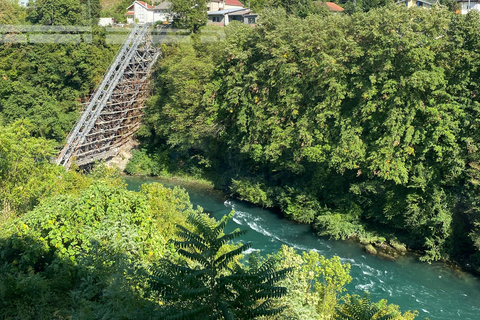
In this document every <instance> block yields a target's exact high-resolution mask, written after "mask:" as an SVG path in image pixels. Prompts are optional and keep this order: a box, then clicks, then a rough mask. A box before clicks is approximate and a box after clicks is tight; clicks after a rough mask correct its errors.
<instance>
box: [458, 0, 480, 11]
mask: <svg viewBox="0 0 480 320" xmlns="http://www.w3.org/2000/svg"><path fill="white" fill-rule="evenodd" d="M457 3H458V4H459V5H460V8H459V9H458V10H457V12H456V13H458V14H467V13H468V12H469V11H470V10H477V11H480V3H478V1H477V0H474V1H472V0H470V1H468V0H460V1H457Z"/></svg>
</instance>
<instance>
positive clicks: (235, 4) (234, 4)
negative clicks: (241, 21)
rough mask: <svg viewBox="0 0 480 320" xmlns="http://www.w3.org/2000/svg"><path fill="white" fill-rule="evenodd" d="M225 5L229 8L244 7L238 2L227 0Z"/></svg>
mask: <svg viewBox="0 0 480 320" xmlns="http://www.w3.org/2000/svg"><path fill="white" fill-rule="evenodd" d="M225 4H226V5H229V6H240V7H243V4H242V3H241V2H240V1H238V0H225Z"/></svg>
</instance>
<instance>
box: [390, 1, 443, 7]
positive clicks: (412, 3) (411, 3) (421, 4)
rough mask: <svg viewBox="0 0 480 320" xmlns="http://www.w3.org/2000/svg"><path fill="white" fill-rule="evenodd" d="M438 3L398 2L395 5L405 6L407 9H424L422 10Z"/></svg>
mask: <svg viewBox="0 0 480 320" xmlns="http://www.w3.org/2000/svg"><path fill="white" fill-rule="evenodd" d="M437 2H438V1H436V0H433V1H425V0H400V1H397V2H396V3H395V4H397V5H401V6H405V7H407V8H411V7H424V8H431V7H432V6H433V5H435V4H437Z"/></svg>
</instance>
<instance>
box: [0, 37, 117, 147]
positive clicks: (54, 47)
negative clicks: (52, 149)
mask: <svg viewBox="0 0 480 320" xmlns="http://www.w3.org/2000/svg"><path fill="white" fill-rule="evenodd" d="M104 36H105V34H102V33H101V31H100V30H99V29H97V28H94V30H93V43H91V44H87V43H80V44H9V45H8V46H5V47H3V48H2V50H0V122H1V124H8V123H12V122H14V121H15V120H17V119H25V118H28V119H29V120H31V122H32V123H33V124H34V126H33V133H34V134H35V135H36V136H42V137H46V138H50V139H55V140H57V141H61V140H63V139H64V138H65V136H66V133H67V132H69V131H70V130H71V128H72V126H73V125H74V123H75V119H76V118H77V115H78V114H77V111H79V107H80V106H79V103H80V102H85V99H86V97H88V95H89V94H90V92H91V90H92V89H93V88H94V87H95V86H96V85H97V84H98V82H100V80H101V79H102V76H103V73H104V71H105V69H106V68H107V66H108V64H109V62H110V60H111V59H112V58H113V56H114V52H115V51H116V49H117V47H116V46H109V45H106V44H105V40H104Z"/></svg>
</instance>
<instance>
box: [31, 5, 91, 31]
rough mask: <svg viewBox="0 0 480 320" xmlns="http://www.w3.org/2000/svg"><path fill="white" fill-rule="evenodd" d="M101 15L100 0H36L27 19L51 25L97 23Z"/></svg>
mask: <svg viewBox="0 0 480 320" xmlns="http://www.w3.org/2000/svg"><path fill="white" fill-rule="evenodd" d="M99 16H100V0H80V1H78V0H36V1H33V2H32V3H31V4H30V6H29V10H28V17H27V20H28V21H30V22H32V23H34V24H44V25H51V26H65V25H96V24H97V23H98V18H99Z"/></svg>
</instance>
